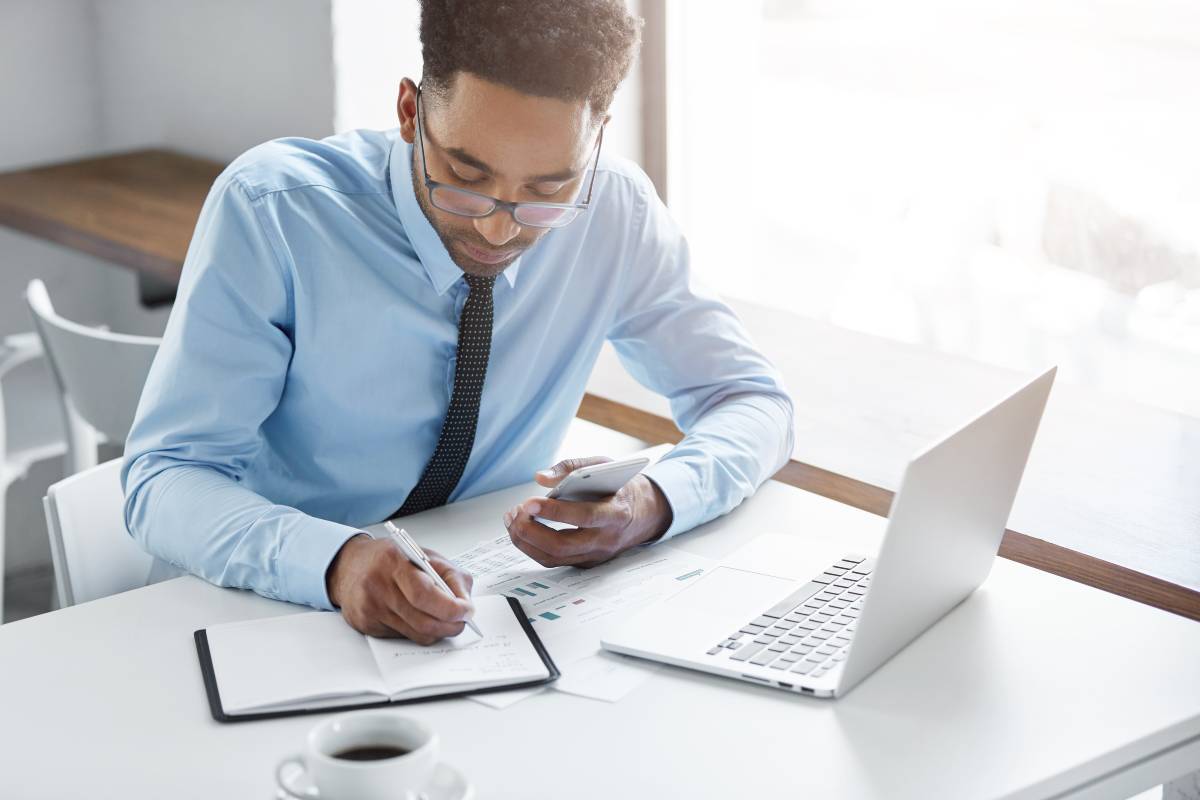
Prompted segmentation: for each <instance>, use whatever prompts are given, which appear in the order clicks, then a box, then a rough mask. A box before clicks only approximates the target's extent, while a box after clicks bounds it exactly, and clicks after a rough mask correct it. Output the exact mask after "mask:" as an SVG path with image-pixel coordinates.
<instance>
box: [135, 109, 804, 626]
mask: <svg viewBox="0 0 1200 800" xmlns="http://www.w3.org/2000/svg"><path fill="white" fill-rule="evenodd" d="M411 155H412V148H411V146H410V145H408V144H406V143H405V142H404V141H403V139H401V138H400V136H399V134H398V131H396V130H393V131H386V132H380V131H354V132H351V133H346V134H341V135H337V136H333V137H330V138H328V139H324V140H321V141H313V140H308V139H281V140H278V141H274V142H268V143H267V144H264V145H261V146H259V147H255V148H254V149H252V150H250V151H248V152H247V153H245V154H244V155H243V156H241V157H240V158H239V159H237V160H236V161H235V162H234V163H233V164H231V165H230V166H229V167H228V168H227V169H226V170H225V171H224V173H222V174H221V176H220V177H219V178H218V179H217V181H216V183H215V184H214V185H213V188H212V190H211V192H210V193H209V196H208V199H207V201H206V202H205V204H204V209H203V211H202V212H201V215H200V220H199V222H198V223H197V226H196V232H195V235H194V236H193V238H192V243H191V247H190V248H189V250H188V254H187V260H186V262H185V264H184V268H183V276H182V280H181V283H180V287H179V293H178V299H177V300H176V302H175V307H174V309H173V310H172V312H171V317H170V321H169V322H168V324H167V329H166V333H165V335H164V339H163V343H162V347H161V348H160V349H159V352H158V356H157V358H156V359H155V361H154V366H153V368H152V369H151V370H150V376H149V379H148V380H147V383H146V388H145V390H144V391H143V393H142V398H141V403H140V404H139V406H138V410H137V417H136V420H135V422H134V424H133V429H132V431H131V432H130V434H129V438H128V440H127V443H126V447H125V463H124V468H123V471H122V481H123V484H124V487H125V521H126V524H127V525H128V527H129V530H130V532H131V533H132V535H133V536H134V538H135V539H136V540H137V541H138V542H139V543H140V544H141V545H142V547H144V548H145V549H146V550H147V551H148V552H150V553H152V554H153V555H155V556H157V557H158V558H160V559H163V560H164V561H167V562H170V563H171V564H173V565H175V566H176V567H179V568H181V569H184V570H187V571H189V572H193V573H195V574H197V575H200V576H201V577H203V578H205V579H207V580H209V581H211V582H213V583H216V584H219V585H222V586H237V587H244V588H249V589H253V590H254V591H256V592H258V593H259V594H263V595H266V596H267V597H273V598H279V599H283V600H289V601H292V602H296V603H305V604H308V605H311V606H314V607H316V608H331V607H332V606H331V604H330V601H329V597H328V594H327V592H326V586H325V573H326V570H327V568H328V567H329V565H330V563H331V562H332V560H333V558H334V556H335V555H336V554H337V551H338V550H339V548H341V546H342V544H343V543H344V542H345V541H346V540H347V539H348V538H350V537H351V536H353V535H354V534H356V533H358V532H359V531H360V529H361V528H362V527H364V526H367V525H370V524H373V523H376V522H379V521H380V520H382V519H384V518H385V517H386V516H387V515H389V514H391V513H392V512H394V511H395V510H396V509H397V508H399V506H400V505H401V503H403V502H404V498H405V497H406V496H407V495H408V492H409V490H410V489H411V488H412V487H413V486H414V485H415V484H416V482H417V479H418V478H419V477H420V475H421V472H422V470H423V469H424V467H425V464H426V462H427V461H428V460H429V457H430V455H431V454H432V453H433V450H434V446H435V445H436V442H437V437H438V432H439V431H440V429H441V425H442V419H443V417H444V415H445V412H446V408H447V406H448V404H449V400H450V393H451V389H452V387H453V383H454V362H455V349H456V344H457V331H458V326H457V321H458V317H459V313H460V312H461V310H462V307H463V303H464V301H465V300H466V296H467V286H466V283H465V281H464V280H463V273H462V271H461V270H460V269H459V268H458V267H457V266H455V264H454V262H453V261H452V260H451V259H450V256H449V254H448V253H447V251H446V249H445V247H444V246H443V245H442V242H441V240H440V239H439V238H438V236H437V234H436V233H435V231H434V229H433V227H432V226H431V225H430V223H429V221H428V219H427V218H426V217H425V215H424V213H423V212H422V211H421V208H420V206H419V205H418V204H417V199H416V196H415V195H414V192H413V184H412V176H411V169H412V159H411ZM731 235H736V234H734V233H731ZM494 314H495V319H494V329H493V335H492V336H493V338H492V348H491V360H490V362H489V365H488V371H487V380H486V383H485V384H484V389H483V399H482V401H481V404H480V411H479V425H478V430H477V431H476V434H475V446H474V450H473V451H472V453H471V457H470V460H469V462H468V463H467V466H466V470H465V471H464V472H463V475H462V480H461V481H460V482H459V484H458V487H457V488H456V489H455V491H454V493H453V494H452V495H451V501H455V500H462V499H466V498H468V497H472V496H474V495H479V494H483V493H485V492H490V491H493V490H495V489H500V488H502V487H506V486H511V485H513V484H517V483H523V482H526V481H528V480H530V479H531V477H532V473H533V472H534V471H535V470H537V469H542V468H545V467H547V466H549V465H550V463H551V459H552V457H553V455H554V453H555V452H556V450H557V448H558V446H559V444H560V443H561V441H562V439H563V437H564V434H565V433H566V430H567V426H568V425H569V424H570V422H571V419H572V418H573V417H574V415H575V412H576V410H577V409H578V407H579V402H580V400H581V398H582V397H583V393H584V389H585V386H586V384H587V380H588V376H589V374H590V373H591V370H592V366H593V364H594V362H595V360H596V356H597V353H598V352H599V350H600V347H601V345H602V344H603V342H604V341H605V339H607V340H609V341H611V342H612V343H613V345H614V347H615V349H616V351H617V352H618V353H619V355H620V357H621V359H622V361H623V363H624V364H625V366H626V368H627V369H628V370H629V371H630V372H631V373H632V374H633V375H634V376H635V377H636V378H637V379H638V380H639V381H640V382H641V383H643V384H645V385H646V386H647V387H649V388H651V389H653V390H655V391H657V392H659V393H661V394H663V395H665V396H666V397H668V398H669V399H670V402H671V410H672V413H673V415H674V417H675V420H676V422H677V424H678V425H679V427H680V429H681V430H683V431H684V432H685V433H686V434H687V437H686V438H685V439H684V440H683V442H682V443H680V444H679V445H678V446H677V447H676V448H675V449H674V450H672V451H671V452H670V454H669V455H668V456H667V457H666V458H664V459H663V460H662V461H661V462H660V463H658V464H657V465H655V466H653V467H651V468H650V469H648V470H647V475H648V476H649V477H650V478H651V480H653V481H654V482H655V483H656V484H657V485H658V486H659V487H660V488H661V489H662V491H663V493H664V495H665V496H666V498H667V500H668V502H669V503H670V505H671V509H672V511H673V513H674V519H673V522H672V524H671V527H670V530H668V531H667V533H666V537H670V536H673V535H674V534H676V533H679V532H681V531H685V530H688V529H689V528H692V527H694V526H696V525H698V524H700V523H702V522H705V521H707V520H709V519H711V518H713V517H716V516H718V515H720V514H724V513H726V512H728V511H729V510H731V509H732V508H734V507H735V506H736V505H738V503H740V502H741V501H742V500H743V499H744V498H745V497H747V496H748V495H750V494H751V493H753V492H754V490H755V489H756V488H757V487H758V486H759V484H761V483H762V482H763V481H764V480H766V479H767V478H768V477H770V476H771V475H772V474H773V473H774V472H775V471H776V470H777V469H778V468H779V467H780V466H781V465H782V464H783V463H784V462H785V461H786V460H787V458H788V457H789V456H790V454H791V447H792V404H791V400H790V399H789V398H788V395H787V394H786V393H785V391H784V389H783V387H782V384H781V380H780V377H779V375H778V373H777V372H776V370H775V369H774V368H773V367H772V366H771V365H770V364H769V363H768V362H767V361H766V360H765V359H764V358H763V356H762V355H760V354H759V353H758V351H757V350H755V348H754V347H753V346H752V345H751V343H750V341H749V340H748V339H747V336H746V333H745V331H744V329H743V327H742V325H741V323H740V322H739V321H738V319H737V318H736V317H735V316H734V314H733V313H732V312H731V311H730V310H729V308H728V307H726V306H725V305H723V304H722V303H721V302H719V301H718V300H717V299H715V298H714V297H713V296H711V295H709V294H705V293H702V292H701V291H700V290H698V289H697V288H695V287H694V286H693V283H692V280H691V276H690V274H689V269H688V251H687V245H686V243H685V241H684V238H683V236H682V235H681V234H680V232H679V229H678V228H677V227H676V225H675V224H674V223H673V221H672V220H671V218H670V217H669V216H668V214H667V211H666V209H665V208H664V207H663V205H662V203H661V202H660V201H659V200H658V197H657V195H656V194H655V192H654V188H653V186H652V184H651V183H650V181H649V180H648V179H647V178H646V176H645V175H644V174H643V173H642V172H641V171H640V170H639V169H638V168H637V167H636V166H635V165H633V164H631V163H629V162H626V161H623V160H621V159H617V158H606V159H602V160H601V162H600V167H599V170H598V172H597V176H596V185H595V191H594V195H593V199H592V206H591V208H590V209H589V210H588V211H587V212H585V213H584V214H583V215H582V216H580V217H579V219H577V220H576V221H575V222H573V223H572V224H571V225H569V226H567V227H566V228H561V229H557V230H551V231H549V232H548V233H547V234H546V235H545V236H544V237H543V238H542V239H541V240H540V241H539V242H538V243H537V244H536V245H535V246H534V247H533V248H532V249H530V250H529V251H527V252H526V253H525V254H524V255H523V256H522V257H521V258H520V259H519V261H518V262H516V263H514V264H513V265H511V266H510V267H509V268H508V269H507V270H506V271H505V272H504V274H503V278H502V279H500V280H497V281H496V288H495V312H494ZM581 455H584V454H581ZM499 516H500V511H499V510H497V527H498V528H499V526H500V525H501V522H500V521H499ZM664 538H665V537H664ZM422 541H423V542H425V543H433V544H434V545H435V546H436V531H428V532H422Z"/></svg>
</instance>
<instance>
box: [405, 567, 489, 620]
mask: <svg viewBox="0 0 1200 800" xmlns="http://www.w3.org/2000/svg"><path fill="white" fill-rule="evenodd" d="M396 583H397V584H398V585H399V586H400V591H402V592H403V593H404V598H405V599H406V600H408V602H409V603H410V604H411V605H412V606H413V607H414V608H417V609H419V610H420V611H421V612H422V613H424V614H426V615H428V616H430V617H432V618H434V619H436V620H439V621H442V622H461V621H462V620H465V619H467V618H468V617H469V616H471V614H472V613H473V612H474V610H475V609H474V607H473V606H472V605H471V602H470V601H469V600H464V599H462V597H451V596H450V595H448V594H446V593H445V592H443V591H442V590H441V588H440V587H438V586H437V585H436V584H435V583H434V582H433V579H432V578H430V577H429V576H428V575H426V574H425V573H424V572H422V571H421V570H420V569H419V568H417V567H415V566H413V565H412V564H405V565H404V566H402V567H401V568H400V570H398V574H397V576H396ZM451 588H453V587H451ZM405 618H406V619H408V617H405Z"/></svg>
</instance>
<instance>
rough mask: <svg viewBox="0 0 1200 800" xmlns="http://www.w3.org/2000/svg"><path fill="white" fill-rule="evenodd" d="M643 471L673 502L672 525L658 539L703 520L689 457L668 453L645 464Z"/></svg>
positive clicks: (687, 529) (689, 527)
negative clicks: (668, 454)
mask: <svg viewBox="0 0 1200 800" xmlns="http://www.w3.org/2000/svg"><path fill="white" fill-rule="evenodd" d="M642 474H644V475H645V476H646V477H647V478H649V479H650V480H651V481H653V482H654V485H655V486H657V487H658V488H659V489H660V490H661V491H662V493H663V496H664V497H666V498H667V503H668V505H670V506H671V527H669V528H667V532H666V533H664V534H663V535H662V536H660V537H659V538H658V539H656V540H655V541H658V542H665V541H666V540H667V539H670V538H671V537H672V536H674V535H675V534H677V533H683V532H684V531H690V530H691V529H692V528H694V527H696V526H697V525H699V524H700V523H702V522H704V510H705V509H704V505H703V503H702V502H701V499H700V494H699V492H697V491H696V479H695V475H694V473H693V472H692V468H691V467H689V466H688V465H687V462H686V461H684V460H683V459H682V458H670V457H666V458H663V459H661V460H659V461H658V463H656V464H651V465H650V466H648V467H646V469H645V470H643V471H642Z"/></svg>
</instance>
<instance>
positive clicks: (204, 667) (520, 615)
mask: <svg viewBox="0 0 1200 800" xmlns="http://www.w3.org/2000/svg"><path fill="white" fill-rule="evenodd" d="M507 599H508V605H509V607H510V608H511V609H512V612H513V613H514V614H516V615H517V620H518V621H520V623H521V630H523V631H525V635H526V636H528V637H529V641H530V643H532V644H533V649H534V650H535V651H536V652H537V654H538V657H540V658H541V659H542V663H543V664H545V665H546V670H547V672H548V673H549V674H548V675H547V676H546V677H545V678H538V679H536V680H532V681H522V682H520V683H508V684H504V685H501V686H492V687H490V688H487V689H470V690H466V691H452V692H446V693H445V694H431V695H426V696H425V697H412V698H407V699H404V700H380V701H378V702H374V703H350V704H347V705H344V706H322V707H320V708H291V709H288V710H286V711H252V712H250V713H248V714H236V715H232V716H231V715H229V714H226V713H225V709H224V707H223V706H222V705H221V692H220V690H219V688H218V687H217V675H216V672H215V671H214V670H213V663H212V654H211V653H209V650H208V633H207V631H205V630H204V629H201V630H198V631H196V632H195V633H194V634H193V636H194V637H195V639H196V655H197V656H199V658H200V673H201V675H203V676H204V690H205V691H206V692H207V693H208V708H209V710H210V711H211V712H212V716H213V719H215V720H216V721H217V722H249V721H251V720H256V719H275V718H276V717H294V716H297V715H300V714H324V713H327V712H331V711H347V710H349V709H359V708H379V707H380V706H399V705H407V704H409V703H422V702H425V701H427V700H444V699H446V698H449V697H466V696H467V695H472V694H487V693H488V692H507V691H509V690H510V689H526V688H531V687H534V686H544V685H546V684H547V683H553V682H554V681H556V680H558V676H559V675H560V673H559V671H558V667H557V666H555V665H554V661H553V659H551V658H550V654H549V653H548V652H546V646H545V645H543V644H542V640H541V638H539V637H538V635H537V631H535V630H534V629H533V626H532V625H530V624H529V618H528V617H527V616H525V611H524V609H522V608H521V604H520V602H518V601H517V599H516V598H513V597H509V598H507Z"/></svg>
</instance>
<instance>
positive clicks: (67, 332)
mask: <svg viewBox="0 0 1200 800" xmlns="http://www.w3.org/2000/svg"><path fill="white" fill-rule="evenodd" d="M25 299H26V301H27V302H28V303H29V309H30V311H32V312H33V322H34V326H35V327H36V328H37V332H38V335H39V336H40V337H41V339H42V347H43V348H44V350H45V352H46V361H47V362H48V363H49V364H50V371H51V372H52V373H53V374H54V379H55V381H57V383H58V387H59V391H61V392H62V393H63V395H64V398H63V400H64V403H66V404H67V406H68V407H69V408H73V410H74V411H75V412H77V413H78V414H79V416H80V417H82V418H83V420H84V421H85V422H87V424H89V425H91V426H92V427H93V428H95V429H96V430H98V431H100V432H101V433H103V434H104V435H105V436H107V437H108V439H109V441H112V442H122V441H124V440H125V437H126V436H128V435H129V428H130V426H131V425H133V415H134V412H136V411H137V404H138V399H139V398H140V397H141V395H142V387H143V386H144V385H145V383H146V376H147V375H148V374H149V372H150V364H151V363H152V362H153V361H154V354H155V353H156V352H157V351H158V345H159V343H160V342H161V341H162V340H161V339H159V338H157V337H154V336H134V335H131V334H125V333H112V332H111V331H106V330H103V329H100V328H89V327H88V326H86V325H80V324H79V323H77V322H72V321H71V320H69V319H65V318H63V317H60V316H59V315H58V314H57V313H56V312H55V311H54V306H53V305H52V304H51V302H50V295H49V294H48V293H47V292H46V285H45V284H44V283H42V282H41V281H39V280H33V281H30V282H29V287H28V288H27V289H26V290H25Z"/></svg>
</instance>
